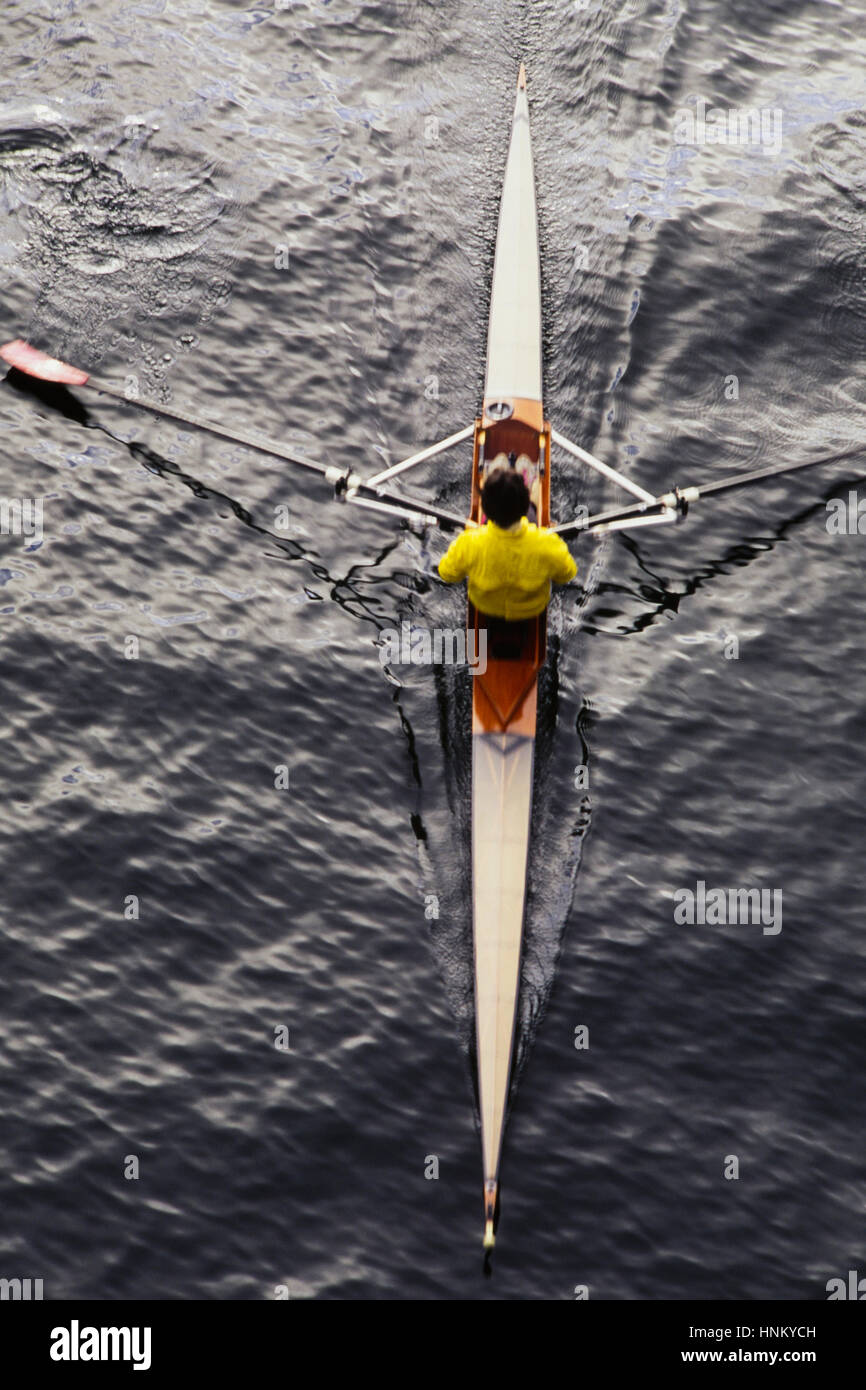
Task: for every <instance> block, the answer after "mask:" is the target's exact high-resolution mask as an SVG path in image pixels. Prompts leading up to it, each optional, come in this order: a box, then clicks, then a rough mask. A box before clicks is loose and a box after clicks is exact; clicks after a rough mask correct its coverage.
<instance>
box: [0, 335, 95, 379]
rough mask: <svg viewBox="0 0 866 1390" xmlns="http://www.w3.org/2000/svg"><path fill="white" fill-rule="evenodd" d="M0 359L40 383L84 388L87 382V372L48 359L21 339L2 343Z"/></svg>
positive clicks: (56, 359) (44, 354)
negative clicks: (38, 380) (54, 382)
mask: <svg viewBox="0 0 866 1390" xmlns="http://www.w3.org/2000/svg"><path fill="white" fill-rule="evenodd" d="M0 357H2V358H3V361H4V362H8V363H9V365H10V367H17V368H18V370H19V372H26V373H27V375H28V376H36V377H39V378H40V380H42V381H60V382H62V383H63V385H64V386H84V384H85V382H86V381H87V375H88V374H87V372H82V371H81V370H80V369H79V368H78V367H70V365H69V363H68V362H61V361H60V359H59V358H57V357H49V356H48V354H47V353H46V352H40V351H39V349H38V348H35V347H31V346H30V344H29V343H25V342H24V339H23V338H15V339H14V341H13V342H11V343H4V344H3V346H2V347H0Z"/></svg>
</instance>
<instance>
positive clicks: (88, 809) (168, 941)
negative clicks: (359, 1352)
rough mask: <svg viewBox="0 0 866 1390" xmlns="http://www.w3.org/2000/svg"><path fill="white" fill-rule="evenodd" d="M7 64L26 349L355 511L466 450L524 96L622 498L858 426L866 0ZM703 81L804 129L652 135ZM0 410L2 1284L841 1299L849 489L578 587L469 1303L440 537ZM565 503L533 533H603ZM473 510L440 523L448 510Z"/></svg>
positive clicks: (851, 673)
mask: <svg viewBox="0 0 866 1390" xmlns="http://www.w3.org/2000/svg"><path fill="white" fill-rule="evenodd" d="M0 44H2V51H3V56H4V62H3V64H2V67H0V206H2V213H3V216H2V221H0V276H2V285H3V294H2V301H0V304H2V308H0V315H2V323H0V333H2V338H3V339H4V340H5V339H8V338H14V337H19V336H21V337H25V338H27V339H29V340H30V341H31V342H33V343H35V344H37V345H38V346H39V347H42V348H44V349H46V350H48V351H50V352H51V353H54V354H56V355H59V356H62V357H65V358H67V359H69V360H71V361H74V362H76V363H77V364H80V365H81V366H83V367H85V368H86V369H87V370H89V371H91V372H94V373H96V374H97V375H100V376H102V377H103V378H104V379H105V380H106V381H110V382H111V383H113V384H114V385H115V386H117V387H119V388H121V389H125V390H126V391H127V392H128V393H131V394H135V393H137V394H138V395H139V396H140V397H144V398H150V399H153V400H156V401H159V402H162V403H169V404H171V405H173V406H174V407H175V408H177V409H178V410H180V411H181V412H182V411H183V410H184V409H185V408H186V409H189V410H192V411H194V412H197V413H199V414H203V415H208V416H211V417H213V418H214V419H216V420H218V421H222V422H224V423H225V424H228V425H231V426H233V427H235V428H239V429H246V428H255V429H257V430H258V431H260V432H262V433H266V434H270V435H273V436H276V437H277V438H278V439H281V440H282V441H284V443H285V444H286V446H287V447H288V448H290V449H296V450H304V451H306V452H307V454H308V455H309V456H310V457H315V458H318V459H322V460H325V461H328V462H333V463H339V464H341V465H345V466H347V467H352V468H355V469H358V470H359V471H362V472H363V471H365V470H367V471H373V470H375V469H377V468H380V467H382V466H384V465H385V464H387V463H388V462H393V461H395V460H397V459H398V458H400V457H402V456H403V455H404V454H407V453H409V452H411V451H412V449H413V448H414V447H419V446H420V445H422V444H424V443H428V442H430V441H432V440H434V439H437V438H439V437H441V436H443V435H446V434H449V433H452V432H453V431H455V430H457V429H459V428H460V427H461V426H462V425H463V424H465V423H466V422H467V421H469V420H470V419H471V418H472V417H473V416H474V414H475V411H476V409H477V407H478V403H479V399H480V394H481V388H482V382H483V363H484V346H485V323H486V313H487V307H488V298H489V287H490V273H491V269H492V261H493V246H494V233H495V222H496V213H497V207H498V198H499V191H500V186H501V177H502V171H503V167H504V158H505V150H506V144H507V134H508V126H509V120H510V114H511V106H512V100H513V87H514V81H515V77H516V71H517V65H518V63H519V61H520V60H521V59H523V60H525V62H526V64H527V69H528V72H529V81H530V102H531V113H532V124H533V136H534V145H535V157H536V176H537V184H538V198H539V215H540V222H541V240H542V278H543V287H544V297H545V362H544V370H545V385H546V393H547V409H548V413H549V415H550V416H551V418H552V420H553V422H554V424H555V426H557V427H558V428H559V429H560V430H562V431H563V433H565V434H567V435H569V436H571V437H572V438H575V439H577V440H579V441H580V442H581V443H582V444H584V446H585V447H587V448H591V449H593V450H594V451H595V452H597V453H598V454H599V455H601V456H602V457H603V458H604V459H605V460H607V461H608V462H610V463H612V464H614V465H615V466H617V467H619V468H621V469H625V470H626V471H628V472H630V473H632V474H633V475H634V476H635V477H637V478H639V479H640V480H641V481H642V482H643V483H644V485H645V486H646V487H648V488H649V489H650V490H651V491H653V492H659V491H661V490H663V489H664V488H666V487H668V486H669V485H672V484H674V483H690V482H693V481H697V480H700V479H705V478H709V477H713V478H715V477H721V476H723V475H724V474H725V473H734V472H737V471H745V470H747V469H750V468H759V467H765V466H766V467H768V466H770V465H771V464H773V463H776V462H783V461H785V460H786V459H790V460H792V461H793V460H795V459H797V458H807V457H810V456H813V455H814V456H818V455H819V454H822V453H824V454H825V453H828V452H830V451H832V450H836V449H843V448H845V447H848V446H850V445H851V444H852V443H856V442H858V441H859V440H860V439H862V438H863V436H864V407H866V384H864V377H863V367H862V363H863V358H864V352H866V109H864V98H863V72H864V67H866V9H864V7H863V4H862V0H858V3H852V4H838V3H819V0H810V3H800V4H789V3H785V4H782V3H779V2H777V3H773V4H764V5H755V4H751V3H750V4H746V3H741V0H724V3H722V0H719V3H711V0H684V2H683V3H679V0H646V3H644V2H643V0H642V2H641V3H637V2H636V0H634V2H633V0H626V3H624V4H620V3H613V0H602V3H601V4H596V3H594V0H589V3H588V4H587V5H586V6H585V7H584V6H582V5H565V4H561V3H554V0H539V2H538V3H532V4H530V3H514V2H512V3H505V2H504V0H501V2H500V3H498V4H497V3H493V4H484V5H481V4H477V3H476V4H473V3H470V2H469V0H463V2H462V3H457V4H451V5H447V6H444V5H434V4H398V3H391V4H386V3H378V4H374V3H361V2H358V3H347V2H346V0H332V2H331V3H328V0H297V2H294V0H292V2H291V3H284V4H282V5H279V6H277V7H276V8H275V7H273V6H269V5H264V4H263V5H260V6H257V7H255V8H244V6H243V4H240V3H228V0H224V2H223V0H173V3H172V4H171V5H169V4H168V3H167V0H137V3H136V2H135V0H131V2H130V3H124V4H119V5H107V4H105V3H104V0H102V3H95V2H94V3H88V2H87V0H44V3H41V4H38V5H35V6H34V5H32V4H29V3H27V4H25V3H21V2H20V0H10V3H8V4H7V5H6V6H5V8H4V24H3V30H2V38H0ZM702 99H703V100H704V101H706V103H707V106H708V108H721V109H723V110H725V111H728V110H732V109H741V108H760V109H762V110H764V111H765V112H766V113H769V115H770V116H771V117H772V118H774V113H778V114H779V120H780V123H781V124H780V126H779V128H778V135H779V138H778V140H772V141H767V142H765V143H764V144H754V143H753V144H752V145H745V146H733V145H722V144H719V143H714V144H707V143H703V144H701V143H691V144H689V143H683V142H681V141H679V140H678V139H677V138H676V132H677V129H678V126H677V123H678V121H682V120H683V113H685V112H690V111H691V112H693V111H695V110H697V109H698V103H699V101H700V100H702ZM768 129H769V127H768ZM0 420H2V436H0V442H2V449H0V472H2V477H0V495H2V496H3V497H6V498H26V497H39V498H43V499H44V503H43V506H44V534H43V537H42V539H41V540H36V539H34V538H32V537H29V538H23V539H22V538H21V537H20V536H15V535H4V536H2V537H0V547H2V554H0V584H2V593H0V618H2V635H3V648H2V652H3V687H2V689H3V707H2V725H0V727H2V735H3V747H4V749H5V757H4V759H3V763H2V797H0V849H2V863H3V876H2V884H3V886H2V893H0V913H2V937H0V941H2V960H3V964H2V975H0V981H2V982H0V1112H2V1125H0V1209H2V1213H3V1215H2V1218H0V1255H2V1259H0V1266H2V1267H0V1274H2V1275H4V1276H6V1277H10V1276H13V1275H18V1276H21V1277H25V1276H31V1277H42V1278H43V1279H44V1281H45V1295H46V1297H50V1298H71V1297H83V1298H93V1299H126V1298H167V1299H258V1298H263V1297H264V1298H267V1297H272V1296H273V1290H274V1287H275V1286H277V1285H286V1286H287V1287H288V1289H289V1291H290V1294H291V1296H292V1297H293V1298H321V1299H333V1298H343V1299H378V1298H388V1299H408V1298H416V1299H445V1298H459V1299H469V1300H474V1299H481V1298H494V1299H496V1298H505V1299H567V1298H572V1297H573V1296H574V1290H575V1288H576V1287H577V1286H581V1285H586V1286H588V1288H589V1292H590V1297H592V1298H601V1299H637V1298H640V1299H688V1298H699V1299H733V1298H747V1299H763V1298H777V1299H790V1300H802V1299H816V1298H824V1297H825V1284H826V1281H827V1280H828V1279H830V1278H832V1277H837V1276H844V1275H845V1273H846V1271H847V1270H848V1269H849V1268H857V1267H860V1268H861V1269H862V1268H863V1267H864V1261H866V1248H864V1227H863V1196H862V1192H863V1176H864V1157H863V1154H864V1143H863V1139H864V1119H866V1094H864V1081H863V1077H864V1074H866V1069H864V1056H863V1028H862V1018H863V1013H864V1004H866V999H864V995H866V986H864V972H866V947H864V936H863V920H864V919H863V907H862V904H863V898H864V873H863V840H864V809H863V807H864V801H866V757H864V754H863V751H862V750H863V742H864V740H863V735H864V732H866V718H864V714H863V710H862V690H863V688H864V680H866V657H864V642H863V631H864V618H866V604H864V599H863V592H862V583H863V544H864V540H863V536H862V535H859V534H857V530H856V518H855V522H854V525H853V527H852V530H853V534H842V535H840V534H834V533H833V532H832V530H831V529H828V524H827V522H828V509H827V502H828V500H830V499H833V498H841V499H843V500H845V501H846V502H848V501H849V492H851V491H852V490H856V489H857V488H858V486H859V488H860V492H861V494H862V495H863V496H866V456H864V459H851V460H849V461H848V462H846V463H845V464H839V465H836V466H835V467H832V468H829V469H825V470H820V471H818V472H807V473H801V474H797V475H796V476H794V477H793V478H788V479H776V480H773V481H772V482H771V483H768V484H767V485H765V486H763V487H761V488H752V489H749V490H747V491H743V492H739V493H735V494H733V495H731V496H730V497H726V498H725V499H724V500H722V499H719V500H718V501H717V502H709V501H707V502H706V503H705V504H704V505H703V506H695V507H693V508H692V511H691V513H690V515H689V518H688V520H687V523H686V524H685V525H683V526H681V527H678V528H676V529H675V528H658V529H657V530H655V531H646V530H645V531H636V532H634V533H633V535H631V536H629V535H628V534H626V533H620V534H618V535H615V536H611V537H608V538H606V539H605V540H603V541H601V542H599V541H588V540H586V539H584V540H583V541H582V542H581V543H580V545H579V546H578V547H577V550H576V553H577V558H578V562H579V566H580V575H579V580H578V583H577V584H575V585H573V586H572V587H571V588H569V589H568V590H567V591H565V592H562V593H561V594H560V595H559V596H558V597H557V598H556V600H555V602H554V605H553V608H552V610H551V620H550V630H551V644H550V645H551V653H550V664H549V668H548V671H547V673H546V677H545V683H544V699H543V704H542V713H541V720H540V737H539V758H538V773H537V779H536V780H537V786H536V809H535V818H534V838H533V845H534V853H533V862H532V867H531V873H530V907H529V914H528V923H527V941H526V952H525V960H524V970H523V987H522V995H521V1007H520V1039H519V1048H520V1062H521V1067H520V1075H519V1081H518V1084H517V1086H516V1088H515V1094H514V1098H513V1110H512V1115H511V1120H510V1123H509V1128H508V1132H507V1137H506V1150H505V1159H504V1168H503V1215H502V1221H501V1226H500V1240H499V1248H498V1250H497V1259H496V1264H495V1269H494V1277H493V1278H492V1279H491V1280H489V1281H485V1280H484V1279H483V1278H482V1276H481V1262H480V1251H479V1237H480V1217H481V1203H480V1153H479V1144H478V1136H477V1130H476V1121H475V1109H474V1104H475V1102H474V1096H473V1081H472V1057H471V1037H472V1028H473V1012H472V980H471V923H470V917H469V902H470V875H469V862H468V839H467V832H468V790H469V788H468V762H467V757H468V744H467V719H468V708H469V693H470V692H469V688H468V687H469V680H468V677H467V676H466V675H465V673H459V672H457V673H455V672H454V671H448V670H437V671H431V670H428V669H425V668H421V667H395V668H393V670H392V671H391V672H390V673H389V672H387V671H384V670H383V669H382V666H381V665H380V662H379V660H378V651H377V643H378V641H379V638H380V634H381V633H382V631H383V630H384V629H386V628H391V627H394V626H397V625H399V624H400V623H401V622H403V621H409V622H416V623H423V624H424V625H425V626H429V627H434V626H456V625H459V623H460V621H461V615H462V606H461V605H462V601H461V598H460V597H459V595H458V594H456V593H455V592H453V591H451V590H446V589H445V588H444V587H443V586H442V585H440V584H439V583H438V581H437V580H436V579H435V577H434V569H435V564H436V562H437V560H438V558H439V555H440V554H441V552H442V549H443V547H444V544H445V540H444V538H443V537H442V536H440V535H438V534H436V533H434V534H433V535H432V536H428V537H427V538H426V539H425V538H421V537H419V536H416V535H413V534H411V533H409V532H407V531H405V530H401V529H400V527H399V526H398V524H397V523H396V522H392V521H390V520H387V519H386V520H382V519H378V518H376V519H374V518H372V517H371V516H369V515H366V514H363V513H361V512H359V511H355V510H352V509H348V508H338V507H335V506H332V505H331V504H330V502H329V500H328V489H327V488H326V487H324V486H323V485H321V484H320V483H319V482H318V481H317V480H316V479H315V478H311V477H310V476H308V475H305V474H302V473H301V474H298V473H295V472H294V471H293V470H292V469H291V468H290V467H289V465H287V464H285V463H282V462H281V461H280V460H278V459H276V458H274V457H269V456H265V455H262V454H258V453H255V452H253V451H252V450H250V449H247V448H244V447H241V446H239V445H235V444H231V443H226V442H220V441H218V440H214V439H213V438H210V437H206V436H202V435H200V434H198V433H196V432H194V431H191V430H188V429H185V428H183V427H182V426H180V425H178V424H172V423H170V422H167V421H162V422H160V421H159V420H157V419H156V418H155V417H154V416H152V415H150V414H148V413H147V412H142V411H136V410H134V409H132V408H130V407H129V406H126V405H124V404H122V403H118V402H116V401H114V402H113V401H111V400H109V399H108V398H107V397H99V396H97V395H96V394H94V393H93V392H90V391H77V392H74V393H73V394H72V395H64V394H63V393H59V392H57V391H56V390H54V391H49V392H42V393H35V392H33V391H31V390H27V389H24V384H23V383H22V382H21V380H20V379H19V380H18V381H15V380H14V378H11V377H10V378H7V380H6V382H5V383H4V384H3V386H2V388H0ZM556 462H557V464H558V469H557V473H556V476H555V483H554V494H555V499H556V504H555V505H556V511H557V515H558V518H559V519H562V520H564V519H566V518H567V517H568V516H570V515H572V514H573V513H574V511H575V510H576V508H577V507H578V505H580V504H582V503H586V504H588V505H589V506H591V507H592V508H593V509H595V510H597V509H598V508H600V507H602V506H606V505H612V504H613V503H614V501H615V500H616V498H617V494H616V492H615V491H613V490H612V489H611V490H605V489H606V485H605V484H603V483H602V482H601V480H600V479H597V478H596V479H593V478H592V477H591V476H590V475H589V474H588V473H586V472H584V471H581V468H580V466H579V465H577V464H576V463H575V462H574V461H573V460H568V459H567V458H566V457H565V456H564V455H563V456H562V457H561V458H559V459H558V460H556ZM467 470H468V457H467V454H466V452H465V449H464V450H463V451H459V450H458V451H455V453H453V454H451V455H449V456H447V457H446V458H444V459H441V460H438V461H437V462H436V463H435V464H433V465H431V466H430V468H429V470H428V473H427V480H426V486H427V487H428V488H429V489H432V491H434V492H435V493H436V495H437V496H438V497H439V498H440V499H442V500H444V501H445V502H446V503H447V505H449V506H451V507H457V508H459V509H462V508H464V507H465V505H466V499H467ZM420 481H421V480H420V479H419V485H420ZM855 505H856V499H855ZM286 509H288V525H287V526H286V525H285V524H284V523H285V516H286ZM582 765H585V766H586V767H587V768H588V776H589V787H588V789H584V788H582V787H581V786H579V785H576V776H575V769H576V768H578V767H579V766H582ZM280 767H286V768H288V781H289V786H288V789H285V788H283V787H282V786H277V785H275V780H279V779H278V774H277V773H276V771H275V769H278V768H280ZM577 780H578V781H579V779H577ZM700 880H703V881H704V882H706V883H707V884H708V885H709V886H723V887H725V888H751V887H758V888H765V889H775V890H780V891H781V892H782V895H783V903H784V907H783V924H782V929H781V931H779V932H777V933H775V934H773V933H765V932H764V931H762V929H761V926H760V925H758V924H754V925H749V924H746V925H739V926H736V925H717V926H706V925H695V926H689V925H681V924H678V923H677V922H675V920H674V896H673V895H674V894H675V893H676V892H677V890H680V889H684V888H689V887H691V888H692V889H694V888H695V886H696V884H697V883H698V881H700ZM433 898H435V899H436V900H437V901H438V912H439V915H438V918H437V917H435V915H431V914H432V913H433V911H434V909H433V907H431V902H432V900H433ZM136 913H137V915H136ZM581 1025H583V1026H585V1027H586V1028H588V1030H589V1048H588V1049H578V1048H576V1047H575V1045H574V1044H575V1030H576V1029H578V1028H579V1027H580V1026H581ZM279 1029H283V1030H287V1037H288V1045H287V1047H286V1048H285V1049H280V1048H279V1047H276V1046H275V1036H276V1033H275V1030H279ZM133 1157H134V1158H135V1159H137V1161H138V1164H139V1177H138V1180H137V1181H135V1180H129V1179H128V1178H127V1176H125V1174H126V1173H128V1172H129V1165H130V1162H131V1159H132V1158H133ZM433 1157H435V1158H437V1159H438V1164H439V1177H438V1180H428V1179H427V1178H426V1177H425V1169H426V1170H427V1171H429V1169H430V1160H431V1158H433ZM731 1158H736V1159H737V1160H738V1164H739V1177H738V1179H737V1180H731V1179H726V1177H725V1173H726V1166H727V1171H730V1167H731V1163H730V1160H731Z"/></svg>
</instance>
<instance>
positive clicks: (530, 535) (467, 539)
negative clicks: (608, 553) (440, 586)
mask: <svg viewBox="0 0 866 1390" xmlns="http://www.w3.org/2000/svg"><path fill="white" fill-rule="evenodd" d="M439 574H440V577H441V578H442V579H444V580H445V583H446V584H456V583H457V581H458V580H459V579H468V580H469V601H470V603H474V605H475V607H476V608H477V609H478V611H479V613H486V614H487V616H488V617H489V618H506V619H508V620H509V621H511V622H516V621H517V620H518V619H520V618H534V617H535V616H536V615H537V614H538V613H543V612H544V610H545V608H546V607H547V605H548V603H549V602H550V581H551V580H554V581H555V583H557V584H567V583H568V582H569V580H570V579H573V578H574V576H575V575H576V574H577V565H576V564H575V563H574V560H573V559H572V557H571V555H570V554H569V551H568V547H567V546H566V544H565V541H564V540H562V538H561V537H560V536H557V535H556V534H555V533H554V532H553V531H545V530H544V529H543V528H539V527H538V526H535V525H534V524H533V523H532V522H531V521H527V519H526V517H523V518H522V519H521V522H520V525H519V526H517V527H515V528H514V530H511V531H503V530H502V528H501V527H499V526H496V525H495V524H494V522H492V521H488V522H487V524H486V525H485V526H482V527H480V528H477V529H473V530H469V531H464V532H463V534H462V535H460V536H458V537H457V539H456V540H454V541H452V542H451V545H450V546H449V547H448V550H447V552H446V553H445V555H443V556H442V559H441V560H440V561H439Z"/></svg>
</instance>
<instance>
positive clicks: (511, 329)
mask: <svg viewBox="0 0 866 1390" xmlns="http://www.w3.org/2000/svg"><path fill="white" fill-rule="evenodd" d="M549 458H550V425H549V424H548V423H547V422H546V421H545V419H544V407H543V405H542V398H541V282H540V271H539V259H538V226H537V218H536V209H535V181H534V175H533V167H532V147H531V142H530V134H529V107H528V103H527V96H526V71H525V69H524V67H523V64H522V63H521V65H520V75H519V78H518V82H517V98H516V101H515V106H514V119H513V122H512V127H511V142H510V146H509V150H508V160H507V163H506V166H505V180H504V183H503V188H502V201H501V204H500V209H499V228H498V231H497V236H496V252H495V258H494V265H493V286H492V290H491V299H490V320H489V327H488V335H487V372H486V377H485V385H484V401H483V405H482V412H481V417H480V418H479V419H478V420H476V422H475V438H474V448H473V460H472V505H471V512H470V515H471V517H472V520H473V521H475V522H476V523H480V522H481V521H482V519H483V518H482V514H481V487H482V485H483V481H484V474H485V472H486V471H487V470H488V469H489V468H491V467H493V466H496V465H500V466H503V465H507V464H508V463H510V464H511V466H512V467H515V468H518V469H519V470H520V471H521V472H522V473H523V475H524V477H525V478H526V480H527V482H528V484H529V485H530V488H532V487H533V485H535V496H536V501H537V519H538V521H539V522H540V523H541V524H542V525H545V526H546V525H547V524H548V522H549V505H550V471H549V466H548V461H549ZM468 622H469V627H470V629H471V639H472V643H473V645H472V646H471V647H470V649H471V650H473V651H475V652H479V651H486V663H485V665H486V669H485V670H484V672H483V674H478V673H476V675H475V679H474V681H473V699H472V930H473V947H474V958H475V1037H476V1060H477V1069H478V1108H479V1113H480V1118H481V1148H482V1157H483V1167H484V1246H485V1248H486V1249H490V1248H491V1247H492V1246H493V1243H494V1234H495V1227H496V1221H497V1218H498V1207H499V1167H500V1159H501V1154H502V1137H503V1131H504V1127H505V1112H506V1107H507V1103H508V1092H509V1083H510V1079H511V1062H512V1054H513V1051H514V1036H515V1025H516V1018H517V998H518V993H519V987H520V956H521V943H522V939H523V919H524V912H525V899H526V874H527V863H528V857H529V833H530V821H531V817H532V774H533V761H534V756H533V755H534V748H535V726H536V707H537V688H538V673H539V670H540V669H541V666H542V665H543V663H544V657H545V646H546V642H545V638H546V615H545V614H542V616H541V617H539V618H534V619H530V620H528V621H527V622H525V623H508V624H502V623H496V622H493V621H491V620H490V619H487V618H484V617H483V616H482V615H480V614H479V613H477V612H476V611H475V610H474V609H473V608H472V606H471V605H470V607H469V618H468ZM482 629H484V632H483V636H482V631H481V630H482ZM482 642H483V644H484V645H482Z"/></svg>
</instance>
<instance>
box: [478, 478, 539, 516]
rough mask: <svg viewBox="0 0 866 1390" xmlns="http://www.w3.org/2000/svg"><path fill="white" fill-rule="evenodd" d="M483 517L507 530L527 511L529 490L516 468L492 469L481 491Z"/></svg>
mask: <svg viewBox="0 0 866 1390" xmlns="http://www.w3.org/2000/svg"><path fill="white" fill-rule="evenodd" d="M481 506H482V508H483V509H484V515H485V516H486V517H489V518H490V520H491V521H492V522H493V523H494V525H496V526H501V527H502V529H503V530H507V529H508V527H509V526H514V525H515V524H516V523H517V522H518V521H519V520H520V518H521V517H522V516H526V513H527V512H528V511H529V488H528V487H527V486H526V483H525V482H524V481H523V475H522V474H521V473H518V472H517V469H516V468H494V469H493V471H492V473H488V475H487V479H486V481H485V483H484V486H483V488H482V489H481Z"/></svg>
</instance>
